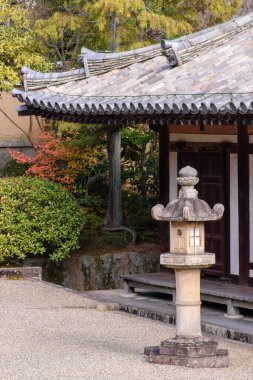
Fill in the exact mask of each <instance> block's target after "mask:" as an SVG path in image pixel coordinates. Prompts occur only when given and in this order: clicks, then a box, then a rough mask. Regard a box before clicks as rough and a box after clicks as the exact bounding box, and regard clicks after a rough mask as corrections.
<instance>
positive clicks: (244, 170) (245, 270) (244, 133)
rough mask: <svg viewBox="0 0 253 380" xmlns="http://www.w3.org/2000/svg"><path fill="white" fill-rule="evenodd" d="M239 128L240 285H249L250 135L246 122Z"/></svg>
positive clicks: (241, 122)
mask: <svg viewBox="0 0 253 380" xmlns="http://www.w3.org/2000/svg"><path fill="white" fill-rule="evenodd" d="M237 128H238V134H237V136H238V142H237V144H238V209H239V210H238V214H239V215H238V216H239V284H240V285H247V284H248V279H249V250H250V238H249V232H250V231H249V223H250V211H249V134H248V125H247V123H246V122H243V121H239V122H238V124H237Z"/></svg>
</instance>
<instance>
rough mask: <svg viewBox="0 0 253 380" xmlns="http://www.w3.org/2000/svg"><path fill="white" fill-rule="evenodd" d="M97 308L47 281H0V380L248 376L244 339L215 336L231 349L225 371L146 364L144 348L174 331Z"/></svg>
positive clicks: (252, 359)
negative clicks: (238, 340) (230, 339)
mask: <svg viewBox="0 0 253 380" xmlns="http://www.w3.org/2000/svg"><path fill="white" fill-rule="evenodd" d="M96 306H97V303H96V302H95V301H92V300H89V299H87V298H84V297H82V296H80V295H78V294H75V293H72V292H68V291H66V290H64V289H62V288H57V287H54V286H52V285H50V284H46V283H40V282H34V281H28V280H16V281H15V280H4V279H0V307H1V313H0V325H1V328H0V339H1V340H0V342H1V344H0V379H1V380H14V379H15V380H16V379H19V380H21V379H22V380H30V379H31V380H37V379H39V380H55V379H57V380H61V379H67V380H72V379H73V380H76V379H77V380H78V379H83V380H85V379H88V380H93V379H94V380H114V379H115V380H116V379H117V380H135V379H143V380H154V379H155V380H156V379H158V380H159V379H162V380H167V379H173V380H181V379H182V380H183V379H187V380H191V379H194V380H198V379H199V380H206V379H210V380H215V379H222V380H223V379H224V380H225V379H229V380H233V379H236V380H244V379H245V380H246V379H247V380H253V347H252V346H250V345H244V344H242V343H233V342H230V341H225V340H219V343H220V344H219V346H220V348H228V349H229V354H230V367H229V368H226V369H189V368H180V367H174V366H161V365H156V364H149V363H147V359H146V357H145V356H144V355H143V347H144V346H148V345H156V344H159V343H160V341H161V340H164V339H166V338H168V337H173V336H174V334H175V329H174V328H173V327H171V326H170V325H167V324H163V323H161V322H156V321H151V320H148V319H142V318H139V317H135V316H132V315H127V314H123V313H120V312H117V311H102V310H98V309H96ZM100 306H101V305H100ZM100 309H102V308H100Z"/></svg>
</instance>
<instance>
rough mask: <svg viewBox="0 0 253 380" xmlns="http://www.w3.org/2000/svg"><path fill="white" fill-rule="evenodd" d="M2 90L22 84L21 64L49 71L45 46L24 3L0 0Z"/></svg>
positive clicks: (49, 66) (0, 73) (0, 72)
mask: <svg viewBox="0 0 253 380" xmlns="http://www.w3.org/2000/svg"><path fill="white" fill-rule="evenodd" d="M0 36H1V37H0V92H1V91H9V90H10V89H11V88H12V87H13V85H14V84H18V83H19V77H18V71H19V70H20V68H21V66H22V65H27V66H29V67H31V68H33V69H36V70H46V71H48V70H50V69H51V64H50V63H49V62H48V61H46V60H45V57H44V54H45V51H46V50H45V48H44V47H43V45H41V44H40V43H38V41H37V39H36V38H35V34H34V32H33V31H32V29H31V26H30V22H29V20H28V17H27V9H26V8H25V7H24V6H23V5H22V4H13V3H12V2H10V1H8V0H0Z"/></svg>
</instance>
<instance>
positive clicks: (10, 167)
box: [3, 160, 29, 177]
mask: <svg viewBox="0 0 253 380" xmlns="http://www.w3.org/2000/svg"><path fill="white" fill-rule="evenodd" d="M28 167H29V165H28V164H19V163H18V162H17V161H15V160H10V161H8V162H7V164H6V165H5V167H4V169H3V176H4V177H18V176H21V175H24V174H25V172H26V170H27V169H28Z"/></svg>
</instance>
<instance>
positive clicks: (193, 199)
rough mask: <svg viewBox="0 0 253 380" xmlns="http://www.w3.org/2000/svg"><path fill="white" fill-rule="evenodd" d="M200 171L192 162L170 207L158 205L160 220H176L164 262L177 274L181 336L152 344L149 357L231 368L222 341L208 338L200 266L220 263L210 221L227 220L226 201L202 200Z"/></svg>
mask: <svg viewBox="0 0 253 380" xmlns="http://www.w3.org/2000/svg"><path fill="white" fill-rule="evenodd" d="M197 174H198V173H197V171H196V170H195V169H193V168H191V167H190V166H186V167H185V168H183V169H181V170H180V171H179V178H177V183H178V184H179V185H180V186H181V189H180V191H179V196H178V199H176V200H174V201H172V202H170V203H169V204H168V205H167V206H166V207H165V208H164V207H163V206H162V205H160V204H159V205H157V206H155V207H153V208H152V217H153V218H154V219H155V220H159V221H165V222H168V221H169V222H170V252H169V253H164V254H162V255H161V259H160V262H161V264H162V265H164V266H165V267H167V268H174V270H175V275H176V337H175V338H173V339H168V340H165V341H163V342H161V344H160V346H158V347H147V348H146V349H145V352H146V354H147V355H149V362H151V363H160V364H172V365H181V366H187V367H227V366H228V352H227V350H219V349H218V347H217V346H218V343H217V342H216V341H214V340H211V339H207V338H204V337H202V333H201V321H200V305H201V302H200V271H201V269H202V268H207V267H209V266H211V265H213V264H214V263H215V254H214V253H207V252H205V229H204V223H205V222H207V221H215V220H219V219H221V217H222V215H223V212H224V206H223V205H221V204H216V205H215V206H214V207H213V209H211V208H210V207H209V206H208V204H207V203H206V202H205V201H203V200H201V199H198V192H197V190H196V189H195V188H194V186H195V185H196V184H197V183H198V182H199V179H198V178H197Z"/></svg>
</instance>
